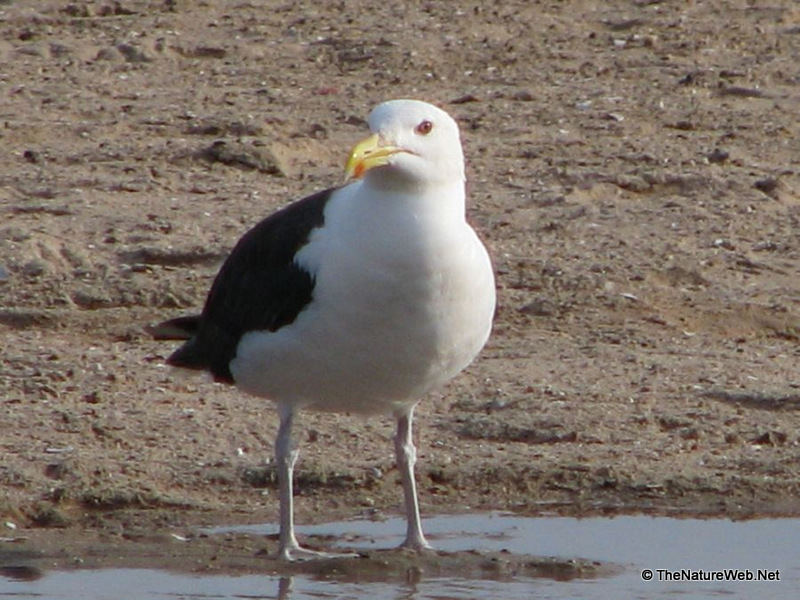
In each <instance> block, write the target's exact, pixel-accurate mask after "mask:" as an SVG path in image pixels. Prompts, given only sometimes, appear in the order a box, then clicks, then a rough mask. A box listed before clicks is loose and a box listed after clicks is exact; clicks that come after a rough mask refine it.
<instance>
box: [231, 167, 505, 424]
mask: <svg viewBox="0 0 800 600" xmlns="http://www.w3.org/2000/svg"><path fill="white" fill-rule="evenodd" d="M461 189H462V191H461V192H460V193H461V195H462V198H461V200H460V203H461V206H462V208H461V209H460V214H459V208H458V202H456V203H455V206H453V203H452V202H442V201H441V198H438V197H435V196H434V197H429V196H430V195H428V197H426V196H425V195H423V196H414V197H413V198H410V197H405V196H397V197H391V196H387V195H383V196H382V197H381V198H380V200H376V198H375V197H374V194H371V193H370V190H369V189H366V188H365V187H364V186H363V185H362V184H361V182H359V183H357V184H353V185H350V186H347V187H346V188H343V189H342V190H340V191H339V192H337V193H335V194H334V196H333V197H332V198H331V200H330V201H329V203H328V208H327V209H326V213H325V225H324V227H323V228H321V229H319V230H317V231H315V233H314V234H313V235H312V238H311V241H310V242H309V244H308V245H306V246H305V247H304V248H303V249H302V250H301V251H300V252H299V253H298V256H297V262H298V264H300V265H301V266H303V267H304V268H306V269H308V270H309V271H310V272H312V273H315V274H316V286H315V289H314V296H313V301H312V303H311V304H310V305H309V306H308V307H307V308H306V309H305V310H304V311H303V312H301V313H300V315H299V316H298V318H297V319H296V321H295V322H294V323H292V324H291V325H289V326H286V327H284V328H282V329H280V330H279V331H277V332H275V333H269V332H254V333H249V334H247V335H246V336H244V337H243V338H242V342H241V343H240V345H239V348H238V353H237V357H236V359H235V360H234V361H233V363H232V365H231V367H232V369H231V370H232V372H233V374H234V378H235V379H236V382H237V385H239V387H241V388H242V389H244V390H245V391H248V392H250V393H253V394H256V395H261V396H266V397H269V398H272V399H274V400H278V401H284V402H293V403H298V404H300V405H303V406H308V407H311V408H315V409H318V410H332V411H345V412H392V411H394V410H395V409H397V408H400V407H402V406H405V405H408V404H409V403H413V402H416V401H417V400H419V399H420V398H421V397H422V396H424V395H425V394H426V393H428V392H429V391H431V390H432V389H434V388H436V387H438V386H440V385H442V384H443V383H444V382H446V381H447V380H449V379H450V378H452V377H453V376H455V375H456V374H457V373H458V372H460V371H461V370H462V369H463V368H464V367H466V366H467V365H468V364H469V363H470V362H471V361H472V360H473V358H474V357H475V356H476V355H477V353H478V352H479V351H480V349H481V348H482V347H483V345H484V344H485V342H486V339H487V338H488V336H489V331H490V329H491V321H492V316H493V313H494V305H495V288H494V277H493V273H492V268H491V264H490V261H489V257H488V255H487V253H486V249H485V248H484V246H483V244H482V243H481V242H480V241H479V239H478V237H477V236H476V234H475V232H474V231H473V230H472V228H471V227H469V225H468V224H467V223H466V222H465V221H464V218H463V187H462V188H461ZM456 192H458V190H456ZM442 193H443V191H442V190H439V192H438V194H439V195H441V194H442ZM409 203H411V205H409ZM437 203H438V204H437ZM440 205H441V206H440ZM431 207H434V208H433V209H431Z"/></svg>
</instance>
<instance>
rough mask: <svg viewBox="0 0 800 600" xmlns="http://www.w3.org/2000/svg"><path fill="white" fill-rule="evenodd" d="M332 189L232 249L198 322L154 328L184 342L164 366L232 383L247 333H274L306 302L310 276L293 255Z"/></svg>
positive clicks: (274, 218)
mask: <svg viewBox="0 0 800 600" xmlns="http://www.w3.org/2000/svg"><path fill="white" fill-rule="evenodd" d="M334 191H335V188H333V189H329V190H325V191H322V192H318V193H316V194H314V195H313V196H309V197H307V198H304V199H303V200H300V201H298V202H295V203H293V204H290V205H289V206H287V207H285V208H283V209H281V210H279V211H278V212H276V213H273V214H272V215H270V216H269V217H267V218H266V219H264V220H263V221H261V222H260V223H259V224H258V225H256V226H255V227H253V228H252V229H251V230H250V231H248V232H247V233H246V234H245V235H244V236H243V237H242V238H241V239H240V240H239V242H238V243H237V244H236V246H235V247H234V248H233V251H232V252H231V254H230V256H228V258H227V260H226V261H225V263H224V264H223V265H222V268H221V269H220V271H219V273H218V274H217V277H216V279H215V280H214V284H213V285H212V286H211V291H210V292H209V294H208V298H207V299H206V304H205V306H204V308H203V312H202V314H201V315H200V316H199V318H198V317H179V318H178V319H173V320H172V321H167V322H166V323H162V324H161V325H158V326H156V328H154V329H155V330H157V331H170V330H172V331H180V332H183V333H185V334H186V335H184V338H186V337H188V336H189V335H191V337H189V339H188V341H187V342H186V343H185V344H183V346H181V347H180V348H178V349H177V350H176V351H175V352H174V353H173V354H172V355H171V356H170V357H169V358H168V359H167V363H168V364H170V365H173V366H177V367H184V368H187V369H200V370H208V371H211V373H212V374H213V375H214V379H215V380H216V381H222V382H227V383H233V376H232V375H231V371H230V362H231V360H232V359H233V358H234V357H235V356H236V348H237V346H238V345H239V340H240V339H241V337H242V335H244V334H245V333H247V332H248V331H254V330H256V331H263V330H268V331H277V330H278V329H280V328H281V327H283V326H284V325H288V324H289V323H292V322H293V321H294V320H295V318H296V317H297V315H298V314H299V313H300V311H302V310H303V308H305V306H306V305H307V304H308V303H309V302H311V298H312V297H313V293H314V284H315V280H314V275H313V274H312V273H309V272H308V271H306V270H305V269H303V268H302V267H300V266H299V265H297V263H296V262H294V257H295V254H297V252H298V250H300V249H301V248H302V247H303V246H304V245H305V244H306V243H307V242H308V239H309V235H310V234H311V232H312V231H313V230H314V229H316V228H318V227H321V226H322V225H323V222H324V211H325V205H326V204H327V202H328V200H329V198H330V196H331V194H332V193H333V192H334Z"/></svg>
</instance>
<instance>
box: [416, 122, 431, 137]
mask: <svg viewBox="0 0 800 600" xmlns="http://www.w3.org/2000/svg"><path fill="white" fill-rule="evenodd" d="M432 130H433V123H431V122H430V121H428V120H427V119H426V120H424V121H423V122H422V123H420V124H419V125H417V126H416V127H415V128H414V131H416V132H417V133H418V134H419V135H428V134H429V133H430V132H431V131H432Z"/></svg>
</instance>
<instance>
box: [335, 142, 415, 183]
mask: <svg viewBox="0 0 800 600" xmlns="http://www.w3.org/2000/svg"><path fill="white" fill-rule="evenodd" d="M398 152H405V150H403V149H402V148H398V147H397V146H388V145H387V146H381V144H380V137H379V136H378V134H377V133H376V134H375V135H372V136H370V137H368V138H367V139H365V140H362V141H360V142H359V143H357V144H356V145H355V146H354V147H353V149H352V150H351V151H350V156H349V157H348V159H347V165H346V166H345V175H346V177H347V179H359V178H360V177H362V176H363V175H364V173H366V172H367V171H369V170H370V169H374V168H375V167H382V166H384V165H388V164H389V157H390V156H392V155H393V154H397V153H398Z"/></svg>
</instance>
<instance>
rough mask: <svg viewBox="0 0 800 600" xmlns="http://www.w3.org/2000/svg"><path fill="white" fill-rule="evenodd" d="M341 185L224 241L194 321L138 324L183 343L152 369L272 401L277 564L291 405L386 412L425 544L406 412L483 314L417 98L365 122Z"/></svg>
mask: <svg viewBox="0 0 800 600" xmlns="http://www.w3.org/2000/svg"><path fill="white" fill-rule="evenodd" d="M369 127H370V130H371V133H372V135H370V136H369V137H367V138H366V139H365V140H363V141H362V142H360V143H358V144H357V145H356V146H355V147H354V148H353V150H352V152H351V153H350V155H349V159H348V161H347V166H346V173H347V178H348V181H347V183H345V184H344V185H341V186H338V187H332V188H330V189H326V190H324V191H320V192H318V193H315V194H313V195H311V196H308V197H306V198H304V199H302V200H299V201H296V202H294V203H292V204H289V205H288V206H286V207H285V208H283V209H281V210H279V211H277V212H275V213H273V214H271V215H270V216H268V217H266V218H265V219H264V220H262V221H261V222H260V223H258V224H256V225H255V226H254V227H253V228H252V229H251V230H250V231H248V232H247V233H246V234H245V235H244V236H243V237H242V238H241V239H240V240H239V242H238V243H237V244H236V245H235V247H234V248H233V250H232V252H231V253H230V255H229V256H228V258H227V260H226V261H225V262H224V264H223V265H222V268H221V269H220V271H219V273H218V275H217V276H216V279H215V280H214V283H213V285H212V286H211V290H210V292H209V294H208V297H207V299H206V303H205V306H204V307H203V310H202V313H201V314H200V315H193V316H183V317H178V318H175V319H172V320H170V321H165V322H164V323H161V324H159V325H156V326H155V327H153V328H151V332H152V333H153V334H154V335H155V337H156V338H158V339H178V340H184V343H183V345H181V346H180V347H179V348H178V349H177V350H175V352H174V353H173V354H172V355H171V356H170V357H169V358H168V359H167V363H168V364H170V365H173V366H175V367H182V368H186V369H197V370H204V371H208V372H210V373H211V375H212V376H213V378H214V379H215V380H216V381H218V382H223V383H228V384H232V385H235V386H236V387H237V388H238V389H239V390H241V391H243V392H245V393H248V394H252V395H255V396H258V397H262V398H265V399H267V400H270V401H272V402H274V403H275V405H276V407H277V412H278V415H279V417H280V425H279V428H278V433H277V437H276V440H275V456H276V468H277V473H278V487H279V501H280V525H279V526H280V534H279V549H278V556H279V558H281V559H283V560H299V559H309V558H314V557H318V556H325V554H324V553H319V552H315V551H312V550H310V549H306V548H303V547H302V546H300V544H299V543H298V540H297V537H296V535H295V530H294V513H293V489H292V479H293V470H294V467H295V463H296V461H297V458H298V454H299V451H298V449H297V448H296V447H295V445H294V443H293V440H292V428H293V425H294V422H295V417H296V416H297V414H298V412H300V411H301V410H313V411H328V412H341V413H355V414H363V415H381V414H383V415H391V416H393V417H394V419H395V420H396V425H397V431H396V436H395V444H394V445H395V452H396V456H397V467H398V470H399V473H400V477H401V481H402V488H403V495H404V500H405V512H406V518H407V530H406V537H405V541H404V542H403V544H402V547H405V548H408V549H410V550H414V551H422V550H425V549H428V548H430V545H429V543H428V541H427V540H426V539H425V535H424V533H423V530H422V524H421V520H420V511H419V502H418V498H417V490H416V484H415V479H414V465H415V463H416V448H415V446H414V442H413V436H412V424H413V417H414V409H415V407H416V406H417V404H418V402H419V401H420V400H421V399H422V398H424V397H425V396H426V395H427V394H428V393H430V392H431V391H433V390H436V389H438V388H440V387H442V386H443V385H444V384H445V383H446V382H447V381H449V380H450V379H452V378H453V377H455V376H456V375H457V374H458V373H460V372H461V371H462V370H463V369H464V368H465V367H467V366H468V365H469V364H470V363H471V362H472V361H473V359H474V358H475V357H476V356H477V354H478V353H479V352H480V350H481V349H482V348H483V346H484V345H485V343H486V341H487V339H488V337H489V333H490V331H491V327H492V319H493V316H494V311H495V284H494V273H493V270H492V265H491V261H490V258H489V254H488V253H487V251H486V248H485V246H484V245H483V243H482V242H481V241H480V239H479V238H478V236H477V234H476V233H475V231H474V230H473V228H472V227H471V226H470V225H469V224H468V222H467V220H466V214H465V213H466V207H465V203H466V193H465V172H464V156H463V150H462V146H461V141H460V135H459V129H458V125H457V124H456V122H455V121H454V120H453V119H452V118H451V117H450V116H449V115H448V114H447V113H446V112H445V111H443V110H441V109H440V108H437V107H436V106H433V105H432V104H428V103H426V102H422V101H419V100H391V101H388V102H384V103H382V104H379V105H378V106H377V107H375V108H374V109H373V110H372V112H371V113H370V116H369Z"/></svg>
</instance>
